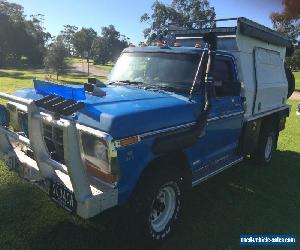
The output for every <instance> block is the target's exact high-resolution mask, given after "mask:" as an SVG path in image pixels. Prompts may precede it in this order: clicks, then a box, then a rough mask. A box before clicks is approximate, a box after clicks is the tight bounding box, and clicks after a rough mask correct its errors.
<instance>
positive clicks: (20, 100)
mask: <svg viewBox="0 0 300 250" xmlns="http://www.w3.org/2000/svg"><path fill="white" fill-rule="evenodd" d="M0 98H1V99H5V100H8V101H12V102H15V103H18V104H22V105H25V106H28V105H29V104H30V103H32V101H33V100H31V99H25V98H21V97H17V96H14V95H9V94H6V93H3V92H0Z"/></svg>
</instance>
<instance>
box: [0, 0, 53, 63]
mask: <svg viewBox="0 0 300 250" xmlns="http://www.w3.org/2000/svg"><path fill="white" fill-rule="evenodd" d="M42 21H43V15H40V14H39V15H33V16H31V17H30V19H27V18H26V16H25V15H24V9H23V7H22V6H21V5H19V4H15V3H9V2H7V1H4V0H0V66H6V65H9V64H14V65H15V64H20V63H21V59H22V58H26V59H27V61H28V63H30V64H36V65H40V64H41V63H42V61H43V56H44V53H45V44H46V43H47V41H48V40H49V38H50V37H51V35H50V34H49V33H47V32H45V31H44V28H43V26H42Z"/></svg>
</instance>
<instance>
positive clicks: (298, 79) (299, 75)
mask: <svg viewBox="0 0 300 250" xmlns="http://www.w3.org/2000/svg"><path fill="white" fill-rule="evenodd" d="M294 76H295V80H296V85H295V89H296V90H298V91H300V71H298V72H294Z"/></svg>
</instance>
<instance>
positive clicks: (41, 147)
mask: <svg viewBox="0 0 300 250" xmlns="http://www.w3.org/2000/svg"><path fill="white" fill-rule="evenodd" d="M0 98H3V99H6V100H9V101H11V102H14V103H17V104H20V105H24V106H26V107H27V111H28V128H29V139H28V138H26V137H24V136H22V135H20V134H18V133H15V132H13V131H10V130H8V129H7V128H5V127H1V126H0V152H1V153H0V156H2V158H3V159H4V160H5V161H6V163H7V165H8V167H9V168H10V169H12V170H15V171H17V172H18V173H19V175H20V176H21V177H22V178H24V179H26V180H28V181H30V182H33V183H35V184H37V185H38V186H39V187H40V188H41V189H42V190H44V191H45V192H48V193H49V183H50V182H51V181H55V182H60V183H61V184H63V185H64V186H65V187H67V188H68V189H69V190H70V191H72V192H73V193H74V195H75V199H76V201H77V210H76V213H77V215H79V216H80V217H82V218H90V217H93V216H95V215H97V214H99V213H100V212H102V211H103V210H106V209H108V208H110V207H113V206H116V205H117V204H118V190H117V189H116V188H115V187H114V186H113V185H110V184H107V183H102V184H101V185H97V186H95V185H92V184H91V182H90V179H89V177H88V175H87V172H86V167H85V165H84V163H83V160H82V155H81V150H80V143H79V141H80V140H79V133H78V131H80V130H83V131H90V128H88V127H85V126H82V125H78V124H76V123H75V122H73V121H70V120H66V119H58V120H56V119H52V117H51V116H50V115H49V114H46V113H43V112H41V111H40V110H39V108H38V107H37V106H36V105H35V103H34V102H33V101H32V100H27V99H23V98H19V97H15V96H12V95H8V94H5V93H1V92H0ZM43 123H49V124H51V125H52V126H57V127H60V128H61V129H62V130H63V140H64V158H65V163H66V165H64V164H61V163H59V162H57V161H54V160H53V159H51V157H50V154H49V152H48V150H47V148H46V145H45V142H44V139H43ZM96 132H97V131H96ZM24 146H28V147H30V148H31V149H32V151H33V153H34V159H35V160H33V159H31V158H30V157H29V156H27V155H26V154H25V153H23V151H22V147H24Z"/></svg>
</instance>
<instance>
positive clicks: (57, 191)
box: [50, 182, 77, 212]
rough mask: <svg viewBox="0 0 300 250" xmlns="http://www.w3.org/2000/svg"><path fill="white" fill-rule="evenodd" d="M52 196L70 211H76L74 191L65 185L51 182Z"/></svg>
mask: <svg viewBox="0 0 300 250" xmlns="http://www.w3.org/2000/svg"><path fill="white" fill-rule="evenodd" d="M50 197H51V199H52V200H54V201H55V202H57V203H58V204H59V205H61V206H62V207H63V208H65V209H66V210H68V211H70V212H75V211H76V207H77V202H76V200H75V196H74V193H73V192H71V191H70V190H69V189H67V188H66V187H65V186H64V185H62V184H60V183H58V182H52V183H51V184H50Z"/></svg>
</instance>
